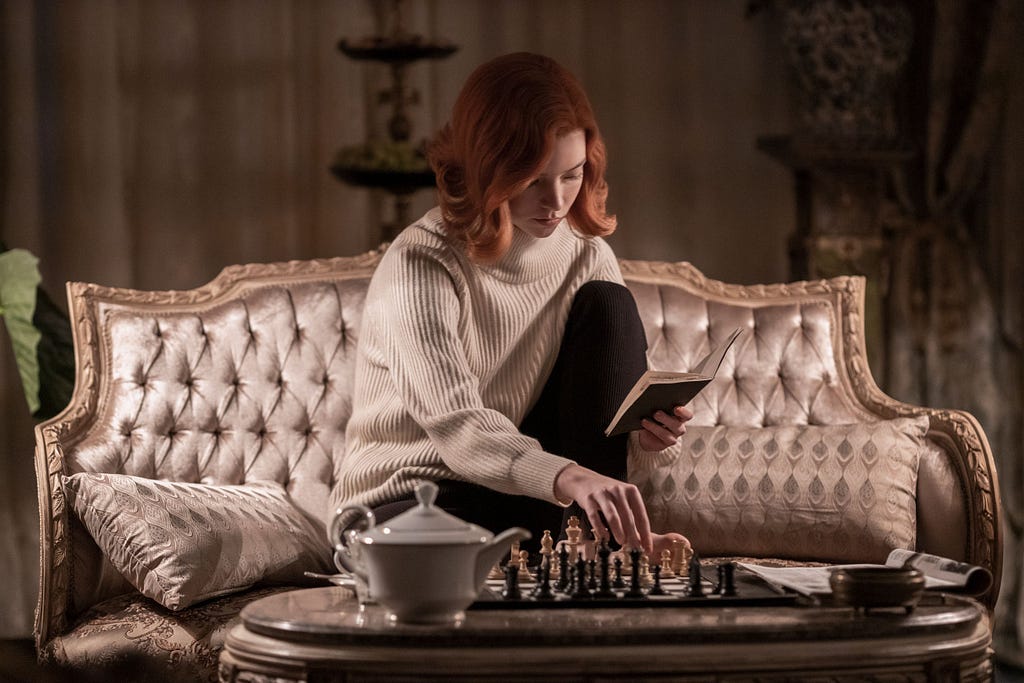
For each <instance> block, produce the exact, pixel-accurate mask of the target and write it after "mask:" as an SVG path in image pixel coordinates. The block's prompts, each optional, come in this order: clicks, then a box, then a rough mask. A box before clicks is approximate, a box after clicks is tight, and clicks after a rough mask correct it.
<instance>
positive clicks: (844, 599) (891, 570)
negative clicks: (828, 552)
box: [828, 567, 924, 612]
mask: <svg viewBox="0 0 1024 683" xmlns="http://www.w3.org/2000/svg"><path fill="white" fill-rule="evenodd" d="M828 582H829V585H831V586H832V597H833V598H834V599H835V601H836V602H838V603H840V604H843V605H849V606H851V607H858V608H861V609H872V608H879V607H904V608H906V609H907V611H908V612H909V611H910V610H912V609H913V608H914V606H915V605H917V601H918V600H920V599H921V593H922V592H923V591H924V574H922V573H921V572H920V571H918V570H916V569H912V568H910V567H847V568H844V569H833V570H832V572H831V574H830V575H829V580H828Z"/></svg>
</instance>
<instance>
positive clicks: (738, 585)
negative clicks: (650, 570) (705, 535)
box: [470, 565, 801, 609]
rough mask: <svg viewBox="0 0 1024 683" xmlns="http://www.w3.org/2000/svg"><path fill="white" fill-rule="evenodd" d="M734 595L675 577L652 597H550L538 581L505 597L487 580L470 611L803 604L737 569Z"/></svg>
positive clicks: (500, 585) (593, 593) (561, 593)
mask: <svg viewBox="0 0 1024 683" xmlns="http://www.w3.org/2000/svg"><path fill="white" fill-rule="evenodd" d="M716 568H717V566H708V565H705V566H704V568H703V569H704V571H705V572H707V571H708V570H709V569H710V570H715V569H716ZM733 581H734V584H733V591H732V592H731V593H729V594H724V593H722V592H721V591H717V592H716V588H717V586H716V582H715V581H711V580H709V579H707V578H704V577H703V576H702V577H701V580H700V584H701V591H700V593H698V594H694V593H693V591H692V583H691V581H690V579H689V578H688V577H678V576H672V577H668V578H666V579H662V580H661V586H660V588H661V591H663V592H660V593H654V594H652V593H651V588H652V587H653V586H647V587H641V591H642V593H641V594H630V590H629V587H628V585H627V587H626V588H612V592H611V593H610V594H607V595H602V594H599V592H598V591H597V590H595V589H589V588H588V589H587V592H586V594H581V593H579V592H578V591H575V590H571V589H570V588H569V587H567V588H566V589H559V588H558V587H557V585H552V586H551V591H550V595H548V596H541V595H540V594H538V592H537V587H538V584H537V582H536V580H531V581H523V582H520V583H519V584H518V589H519V592H518V594H513V595H511V596H509V597H506V596H505V580H504V579H488V580H487V582H486V584H485V586H484V589H483V591H481V593H480V597H479V598H478V599H477V601H476V602H474V603H473V604H472V605H471V606H470V609H550V608H554V609H558V608H568V607H742V606H758V605H760V606H765V607H770V606H782V605H794V604H797V602H798V601H799V600H800V597H801V596H799V595H798V594H796V593H793V592H790V591H786V590H785V589H781V588H776V587H775V586H771V585H769V584H768V583H766V582H765V581H763V580H762V579H761V578H760V577H758V576H756V575H755V574H752V573H749V572H747V571H746V570H744V569H742V568H741V567H737V568H736V569H735V574H734V579H733Z"/></svg>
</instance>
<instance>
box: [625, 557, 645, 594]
mask: <svg viewBox="0 0 1024 683" xmlns="http://www.w3.org/2000/svg"><path fill="white" fill-rule="evenodd" d="M642 554H643V553H641V552H640V550H639V549H638V548H634V549H633V550H630V551H629V568H630V577H629V590H627V591H626V597H627V598H642V597H644V589H643V586H642V585H641V584H640V556H641V555H642Z"/></svg>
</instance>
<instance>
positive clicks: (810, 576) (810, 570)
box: [738, 549, 992, 595]
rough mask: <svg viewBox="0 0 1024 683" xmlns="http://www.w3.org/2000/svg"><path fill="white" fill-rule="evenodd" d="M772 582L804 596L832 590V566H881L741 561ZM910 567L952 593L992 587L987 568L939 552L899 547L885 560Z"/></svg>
mask: <svg viewBox="0 0 1024 683" xmlns="http://www.w3.org/2000/svg"><path fill="white" fill-rule="evenodd" d="M738 564H739V566H741V567H743V568H744V569H747V570H748V571H751V572H753V573H754V574H757V575H758V576H760V577H761V578H762V579H764V580H765V581H767V582H768V583H770V584H773V585H776V586H782V587H784V588H789V589H790V590H793V591H796V592H797V593H801V594H803V595H815V594H828V593H831V592H832V587H831V586H830V585H829V582H828V577H829V574H830V573H831V572H832V570H833V569H847V568H850V567H878V566H882V565H877V564H839V565H832V566H829V567H764V566H762V565H758V564H748V563H746V562H740V563H738ZM905 565H908V566H911V567H913V568H914V569H917V570H918V571H920V572H921V573H922V574H924V587H925V588H926V589H927V588H932V589H936V590H941V591H947V592H950V593H963V594H965V595H983V594H984V593H985V592H987V591H988V589H989V588H991V587H992V573H991V572H990V571H989V570H987V569H985V568H984V567H978V566H976V565H973V564H965V563H963V562H957V561H956V560H950V559H948V558H945V557H939V556H938V555H929V554H927V553H917V552H914V551H913V550H901V549H896V550H893V551H892V552H890V553H889V557H888V558H886V560H885V565H884V566H886V567H903V566H905Z"/></svg>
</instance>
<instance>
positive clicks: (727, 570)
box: [718, 562, 736, 597]
mask: <svg viewBox="0 0 1024 683" xmlns="http://www.w3.org/2000/svg"><path fill="white" fill-rule="evenodd" d="M718 569H719V571H720V572H721V578H720V579H719V584H720V590H719V593H720V594H721V595H724V596H727V597H731V596H733V595H736V565H735V564H734V563H732V562H723V563H722V564H720V565H718Z"/></svg>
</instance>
